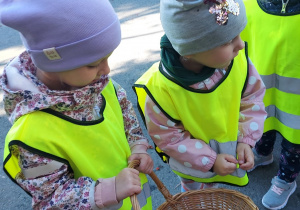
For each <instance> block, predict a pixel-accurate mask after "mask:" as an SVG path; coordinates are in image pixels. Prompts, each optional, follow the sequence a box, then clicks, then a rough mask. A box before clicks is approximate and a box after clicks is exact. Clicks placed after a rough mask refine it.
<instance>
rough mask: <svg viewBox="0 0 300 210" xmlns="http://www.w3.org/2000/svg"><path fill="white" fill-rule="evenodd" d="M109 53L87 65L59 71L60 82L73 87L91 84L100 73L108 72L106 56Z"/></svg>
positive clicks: (98, 77)
mask: <svg viewBox="0 0 300 210" xmlns="http://www.w3.org/2000/svg"><path fill="white" fill-rule="evenodd" d="M110 55H111V53H110V54H109V55H107V56H106V57H104V58H102V59H100V60H98V61H96V62H94V63H91V64H89V65H87V66H83V67H80V68H76V69H73V70H70V71H64V72H59V73H58V75H57V76H58V77H59V80H60V82H61V83H63V84H65V85H67V86H70V87H71V88H75V89H76V88H81V87H84V86H86V85H89V84H92V83H94V82H96V81H97V80H99V79H100V77H101V76H102V75H107V74H109V72H110V68H109V66H108V57H109V56H110Z"/></svg>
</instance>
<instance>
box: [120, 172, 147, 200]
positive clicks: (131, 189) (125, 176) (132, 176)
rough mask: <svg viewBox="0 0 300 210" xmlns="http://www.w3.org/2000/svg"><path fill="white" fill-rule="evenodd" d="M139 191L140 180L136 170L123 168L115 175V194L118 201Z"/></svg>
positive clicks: (140, 189)
mask: <svg viewBox="0 0 300 210" xmlns="http://www.w3.org/2000/svg"><path fill="white" fill-rule="evenodd" d="M141 191H142V188H141V180H140V177H139V172H138V170H136V169H133V168H124V169H123V170H122V171H121V172H120V173H119V174H118V176H117V177H116V194H117V200H118V201H119V202H120V201H121V200H123V199H124V198H127V197H129V196H132V195H134V194H138V193H140V192H141Z"/></svg>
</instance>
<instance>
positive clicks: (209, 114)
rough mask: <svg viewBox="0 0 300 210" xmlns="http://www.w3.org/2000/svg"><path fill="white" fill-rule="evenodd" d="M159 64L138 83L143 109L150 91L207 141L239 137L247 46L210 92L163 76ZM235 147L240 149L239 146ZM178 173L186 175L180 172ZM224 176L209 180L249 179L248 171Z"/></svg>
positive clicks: (242, 181) (237, 181)
mask: <svg viewBox="0 0 300 210" xmlns="http://www.w3.org/2000/svg"><path fill="white" fill-rule="evenodd" d="M158 65H159V64H158V63H156V64H154V65H153V66H152V67H151V68H150V69H149V70H148V71H147V72H146V73H145V74H144V75H143V76H142V77H140V78H139V79H138V80H137V82H136V83H135V84H134V89H135V91H136V94H137V96H138V103H139V106H140V108H141V110H142V112H143V113H145V100H146V95H147V94H148V95H149V96H150V97H151V98H152V100H154V101H155V102H156V104H159V106H160V107H161V109H162V110H164V112H165V113H166V114H167V115H169V117H171V118H172V119H173V120H174V121H181V122H182V124H183V125H184V127H185V129H186V130H188V131H189V132H190V133H191V135H192V136H193V137H195V138H196V139H202V140H204V141H205V142H206V143H207V144H208V143H209V141H210V140H211V139H214V140H216V141H218V142H219V143H226V142H230V141H237V135H238V122H239V111H240V101H241V96H242V90H243V88H244V84H245V81H246V77H247V68H248V63H247V58H246V56H245V50H242V51H240V52H239V55H238V56H237V57H236V58H235V59H234V63H233V66H232V68H231V70H230V72H229V74H228V73H227V76H226V79H225V80H224V81H222V83H221V84H220V85H218V87H217V88H216V89H214V90H212V91H210V92H201V91H198V92H197V91H190V90H187V89H184V88H183V87H181V86H180V85H178V84H176V83H174V82H172V81H171V80H169V79H168V78H166V77H165V76H163V75H162V73H160V71H159V67H158ZM224 93H230V94H224ZM220 145H221V144H220ZM232 149H233V150H234V151H236V148H232ZM234 153H235V152H234ZM174 172H175V173H177V172H176V171H174ZM177 174H179V175H182V174H180V173H179V172H178V173H177ZM184 177H185V178H189V179H193V180H196V179H197V181H199V180H200V179H201V178H195V177H189V176H186V175H185V176H184ZM224 178H225V177H219V176H215V177H213V178H210V179H209V181H212V179H216V180H218V181H219V180H223V181H229V182H230V183H232V182H233V183H234V184H237V185H245V184H247V183H248V178H247V175H245V176H244V177H243V178H237V177H233V176H231V177H230V180H229V179H228V180H227V179H226V178H225V179H226V180H224ZM207 180H208V179H201V182H207Z"/></svg>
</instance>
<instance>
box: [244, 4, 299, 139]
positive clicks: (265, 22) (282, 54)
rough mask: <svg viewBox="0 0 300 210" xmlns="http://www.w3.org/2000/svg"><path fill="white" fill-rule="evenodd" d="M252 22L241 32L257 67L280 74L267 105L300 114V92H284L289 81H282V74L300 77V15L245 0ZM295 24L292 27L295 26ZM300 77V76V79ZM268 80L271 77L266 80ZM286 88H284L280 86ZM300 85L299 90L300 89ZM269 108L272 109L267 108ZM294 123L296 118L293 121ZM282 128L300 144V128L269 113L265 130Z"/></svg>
mask: <svg viewBox="0 0 300 210" xmlns="http://www.w3.org/2000/svg"><path fill="white" fill-rule="evenodd" d="M244 4H245V7H246V12H247V18H248V24H247V26H246V28H245V30H244V31H243V32H242V33H241V37H242V39H243V40H245V41H247V42H248V44H249V46H250V47H249V57H250V59H251V60H252V62H253V63H254V65H255V67H256V68H257V71H258V72H259V74H260V75H261V76H262V78H263V80H264V76H269V75H272V74H275V75H276V76H278V78H277V79H276V80H277V81H276V82H275V79H274V81H273V82H274V84H276V86H277V87H267V88H269V89H267V90H266V94H265V97H264V103H265V106H266V108H268V106H271V105H275V106H276V107H277V108H278V109H279V110H280V111H281V112H283V113H286V114H287V116H289V117H288V118H290V119H288V120H292V117H291V116H290V115H289V114H291V115H295V116H297V118H299V117H300V106H299V103H300V95H299V94H297V93H296V94H295V93H288V92H284V91H283V89H284V88H286V87H283V86H289V84H283V83H281V82H280V78H295V79H300V73H299V70H300V60H299V54H300V42H299V34H300V28H299V27H297V26H298V25H299V23H300V15H292V16H289V15H287V16H276V15H271V14H267V13H266V12H264V11H263V10H262V9H261V8H260V7H259V5H258V3H257V1H254V0H244ZM291 28H292V30H291ZM299 81H300V80H299ZM264 82H265V83H267V81H265V80H264ZM280 88H282V90H280ZM299 89H300V86H298V88H297V90H295V91H298V92H299ZM267 110H268V109H267ZM294 123H298V124H299V121H298V122H294ZM291 124H293V122H291ZM270 130H277V131H279V132H280V133H281V134H282V135H283V136H284V137H285V138H286V139H287V140H289V141H290V142H292V143H295V144H300V138H299V135H300V130H299V129H293V128H292V127H289V126H288V125H287V124H284V123H283V122H280V120H278V119H277V117H274V116H272V117H268V118H267V119H266V121H265V126H264V132H267V131H270Z"/></svg>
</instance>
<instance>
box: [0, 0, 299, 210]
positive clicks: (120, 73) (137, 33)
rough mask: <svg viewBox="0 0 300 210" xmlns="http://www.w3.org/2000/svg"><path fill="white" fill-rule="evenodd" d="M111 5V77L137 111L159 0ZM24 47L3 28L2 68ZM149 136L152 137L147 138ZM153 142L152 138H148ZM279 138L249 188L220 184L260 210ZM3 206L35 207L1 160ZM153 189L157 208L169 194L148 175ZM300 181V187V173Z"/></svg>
mask: <svg viewBox="0 0 300 210" xmlns="http://www.w3.org/2000/svg"><path fill="white" fill-rule="evenodd" d="M111 3H112V5H113V7H114V8H115V10H116V12H117V13H118V16H119V19H120V22H121V28H122V42H121V44H120V46H119V47H118V48H117V49H116V50H115V52H114V53H113V54H112V56H111V58H110V59H109V64H110V67H111V76H112V78H113V79H115V80H116V81H117V82H118V83H119V84H120V85H121V86H122V87H124V88H125V90H126V91H127V96H128V98H129V99H130V100H131V101H132V102H133V104H134V107H135V110H136V112H137V113H138V111H137V107H136V97H135V95H134V92H133V90H132V88H131V85H132V84H133V83H134V82H135V81H136V79H137V78H139V77H140V76H141V75H142V74H143V72H145V71H146V70H147V69H148V68H149V67H150V66H151V65H152V64H153V63H154V62H156V61H158V60H159V51H160V48H159V40H160V37H161V36H162V35H163V30H162V28H161V25H160V20H159V0H148V1H146V0H140V1H135V0H126V1H124V0H113V1H111ZM22 50H23V47H22V43H21V41H20V38H19V35H18V33H17V32H16V31H14V30H12V29H10V28H7V27H5V26H1V27H0V73H1V72H2V70H3V68H4V65H5V64H6V63H7V62H8V61H9V60H10V59H11V58H13V57H14V56H16V55H18V54H19V53H20V52H22ZM2 97H3V93H2V92H1V90H0V101H1V102H0V156H1V157H3V147H4V139H5V136H6V134H7V132H8V130H9V128H10V126H11V125H10V123H9V122H8V120H7V118H6V116H5V112H4V109H3V102H2ZM139 120H140V122H141V126H142V128H143V130H144V133H145V135H146V136H147V137H149V136H148V135H147V131H146V130H145V127H144V125H143V123H142V120H141V118H140V117H139ZM149 139H150V138H149ZM150 142H151V140H150ZM280 142H281V140H280V137H278V139H277V141H276V145H275V149H274V162H273V163H272V164H270V165H268V166H264V167H260V168H257V169H256V170H254V171H253V172H251V173H249V180H250V182H249V184H248V185H247V186H246V187H233V186H229V185H221V187H225V188H229V189H234V190H237V191H240V192H241V193H243V194H245V195H247V196H249V197H250V198H251V199H252V200H253V201H254V203H255V204H256V205H257V206H258V207H259V209H265V208H264V207H263V206H262V204H261V198H262V197H263V195H264V194H265V193H266V192H267V190H268V189H269V187H270V186H271V179H272V177H273V176H275V175H276V173H277V169H278V160H279V152H280ZM150 154H151V156H152V158H153V160H154V172H155V174H156V175H157V176H158V177H159V179H160V180H161V181H162V183H163V184H164V185H165V186H166V188H167V189H168V190H169V191H170V193H171V194H172V195H175V194H177V193H180V185H179V183H180V182H179V179H178V178H177V176H175V175H174V173H172V172H171V170H170V168H169V167H168V165H166V164H164V163H163V162H162V161H161V160H160V159H159V157H158V155H157V154H156V153H155V152H154V151H153V150H150ZM0 167H1V170H0V210H20V209H22V210H27V209H31V198H30V196H29V195H28V194H26V193H25V192H24V191H23V190H22V189H21V188H20V187H18V186H17V185H16V184H14V183H13V182H12V181H11V180H10V179H9V178H8V177H7V176H6V174H5V173H4V172H3V170H2V168H3V162H2V161H0ZM149 180H150V185H151V190H152V200H153V201H152V202H153V209H156V208H157V207H158V206H160V205H161V204H162V203H163V202H165V198H164V197H163V196H162V194H161V193H160V192H159V191H158V189H157V187H156V185H155V183H154V182H153V181H152V180H151V178H149ZM297 184H298V186H300V181H299V177H298V179H297ZM285 209H287V210H297V209H300V188H298V189H297V190H296V191H295V192H294V194H293V195H292V196H291V197H290V199H289V202H288V204H287V206H286V207H285Z"/></svg>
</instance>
